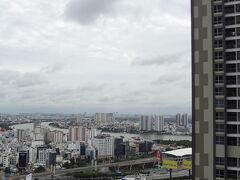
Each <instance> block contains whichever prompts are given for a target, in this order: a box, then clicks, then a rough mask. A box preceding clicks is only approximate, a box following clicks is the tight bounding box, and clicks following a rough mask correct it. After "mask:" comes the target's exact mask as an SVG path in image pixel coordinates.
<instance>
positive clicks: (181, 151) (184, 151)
mask: <svg viewBox="0 0 240 180" xmlns="http://www.w3.org/2000/svg"><path fill="white" fill-rule="evenodd" d="M163 154H168V155H173V156H177V157H183V156H187V155H192V148H183V149H177V150H173V151H166V152H163Z"/></svg>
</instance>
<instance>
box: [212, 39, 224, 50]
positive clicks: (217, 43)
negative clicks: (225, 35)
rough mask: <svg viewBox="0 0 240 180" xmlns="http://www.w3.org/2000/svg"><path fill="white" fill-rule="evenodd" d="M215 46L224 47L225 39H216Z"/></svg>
mask: <svg viewBox="0 0 240 180" xmlns="http://www.w3.org/2000/svg"><path fill="white" fill-rule="evenodd" d="M214 47H215V48H221V47H223V41H222V40H221V39H218V40H215V41H214Z"/></svg>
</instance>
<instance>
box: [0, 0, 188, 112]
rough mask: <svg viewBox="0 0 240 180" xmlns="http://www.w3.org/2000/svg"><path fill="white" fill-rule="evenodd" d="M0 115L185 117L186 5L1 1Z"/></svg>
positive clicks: (146, 0) (145, 0)
mask: <svg viewBox="0 0 240 180" xmlns="http://www.w3.org/2000/svg"><path fill="white" fill-rule="evenodd" d="M0 22H1V23H0V39H1V40H0V110H1V112H62V113H68V112H70V113H72V112H79V113H81V112H85V111H86V112H97V111H98V112H100V111H102V112H113V111H116V112H120V113H157V114H174V113H176V112H190V108H191V71H190V70H191V69H190V66H191V63H190V47H191V46H190V31H191V29H190V4H189V0H11V1H9V0H1V1H0Z"/></svg>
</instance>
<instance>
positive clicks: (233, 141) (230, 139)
mask: <svg viewBox="0 0 240 180" xmlns="http://www.w3.org/2000/svg"><path fill="white" fill-rule="evenodd" d="M227 144H228V145H229V146H237V138H236V137H227Z"/></svg>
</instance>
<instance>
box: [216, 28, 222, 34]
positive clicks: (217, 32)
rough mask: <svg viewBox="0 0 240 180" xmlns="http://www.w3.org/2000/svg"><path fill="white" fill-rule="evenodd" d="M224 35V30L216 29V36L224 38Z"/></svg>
mask: <svg viewBox="0 0 240 180" xmlns="http://www.w3.org/2000/svg"><path fill="white" fill-rule="evenodd" d="M222 35H223V30H222V28H215V29H214V36H222Z"/></svg>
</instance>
